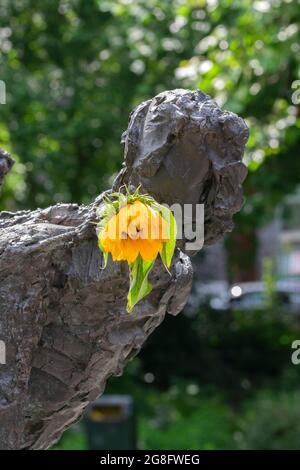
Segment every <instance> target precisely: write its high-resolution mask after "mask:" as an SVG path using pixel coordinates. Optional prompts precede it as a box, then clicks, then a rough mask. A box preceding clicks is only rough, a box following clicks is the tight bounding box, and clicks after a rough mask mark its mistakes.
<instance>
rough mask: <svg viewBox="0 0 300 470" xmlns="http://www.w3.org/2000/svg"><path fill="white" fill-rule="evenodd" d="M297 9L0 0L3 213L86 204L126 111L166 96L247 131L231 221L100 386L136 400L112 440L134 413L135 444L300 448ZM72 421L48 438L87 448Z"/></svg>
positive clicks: (109, 175) (289, 2)
mask: <svg viewBox="0 0 300 470" xmlns="http://www.w3.org/2000/svg"><path fill="white" fill-rule="evenodd" d="M299 6H300V5H299V0H258V1H251V0H240V1H239V2H237V1H233V0H222V1H220V0H219V1H218V0H173V1H172V0H60V1H59V0H1V4H0V80H1V81H0V85H1V90H0V91H1V93H2V95H1V96H2V98H1V100H0V102H1V104H0V146H1V147H3V148H4V149H5V150H7V151H9V152H11V154H12V156H13V157H14V159H15V160H16V162H17V163H16V165H15V166H14V169H13V171H12V172H11V174H10V175H9V176H8V177H7V180H6V183H5V187H4V191H3V193H2V194H1V196H0V210H17V209H23V208H35V207H37V206H38V207H45V206H47V205H50V204H54V203H56V202H82V203H88V202H90V201H91V200H93V198H94V197H95V196H97V195H98V194H99V193H100V192H101V191H103V190H104V189H106V188H108V187H109V186H110V184H111V181H112V179H113V177H114V175H115V173H116V172H117V171H118V170H119V168H120V165H121V162H122V149H121V147H120V143H119V142H120V136H121V133H122V131H123V130H125V129H126V127H127V122H128V116H129V113H130V111H131V110H132V109H133V107H134V106H135V105H137V104H138V103H140V102H141V101H142V100H145V99H147V98H151V97H152V96H153V95H155V94H157V93H159V92H161V91H163V90H166V89H171V88H178V87H181V88H191V89H197V88H200V89H201V90H203V91H205V92H207V93H209V94H210V95H212V96H213V97H214V98H215V99H216V101H217V102H218V103H219V104H220V105H221V106H222V107H223V108H225V109H227V110H230V111H233V112H236V113H238V114H240V115H241V116H242V117H244V118H245V120H246V122H247V124H248V126H249V128H250V139H249V142H248V144H247V149H246V155H245V162H246V164H247V165H248V168H249V175H248V177H247V179H246V182H245V185H244V188H245V203H244V207H243V209H242V211H241V212H240V213H239V214H238V215H237V216H235V230H234V231H233V232H232V233H231V234H228V236H227V237H226V238H225V240H223V241H222V242H221V243H219V244H217V245H216V246H213V247H209V248H205V249H203V250H202V251H201V252H200V253H199V255H197V256H196V257H195V258H194V260H193V262H194V268H195V280H194V286H193V291H192V295H191V298H190V301H189V303H188V305H187V307H186V308H185V310H184V312H183V313H182V314H181V315H179V316H178V317H176V318H173V317H170V318H166V321H165V322H164V323H163V325H162V326H161V327H160V328H159V329H158V330H157V331H156V332H154V334H153V335H152V337H151V338H150V339H149V340H148V342H147V344H146V345H145V347H144V349H143V351H142V352H141V353H140V354H139V356H138V357H137V358H135V359H134V360H133V361H132V362H131V363H130V365H129V367H128V368H127V369H126V371H125V372H124V375H123V376H122V377H119V378H113V379H110V380H109V382H108V386H107V389H106V394H108V395H115V394H117V395H122V396H123V395H124V394H125V395H129V396H130V397H132V398H133V400H134V404H135V411H132V410H131V411H130V412H129V415H130V416H131V415H132V413H133V414H135V416H136V418H134V417H133V418H132V421H130V420H129V421H128V428H127V430H126V429H125V431H124V432H125V434H126V433H127V436H128V435H129V434H128V433H129V429H131V431H133V428H134V427H135V424H134V421H136V431H135V434H134V436H133V437H132V439H133V440H134V441H135V440H137V443H136V445H137V446H138V447H139V448H142V449H248V448H250V449H261V448H263V449H276V448H283V449H290V448H294V449H300V407H299V405H300V390H299V386H300V365H298V366H297V365H294V364H293V363H292V361H291V355H292V352H293V350H292V347H291V345H292V342H293V341H294V340H296V339H300V158H299V147H300V133H299V128H300V117H299V107H300V41H299V39H300V31H299V27H300V8H299ZM4 92H5V93H4ZM4 97H5V100H4ZM4 102H5V103H4ZM127 405H128V403H127ZM127 405H126V406H127ZM130 406H131V405H130ZM100 408H101V407H100ZM100 408H99V409H98V408H97V409H96V410H95V411H94V413H91V414H90V415H88V416H87V418H86V420H87V421H90V425H89V426H90V427H89V426H88V429H90V431H91V426H96V428H97V423H98V424H99V429H98V431H97V429H96V428H95V430H94V431H93V432H95V433H97V432H100V434H101V432H102V434H103V433H104V434H105V426H104V424H105V420H107V425H110V426H111V425H112V424H113V423H115V425H116V426H117V422H118V417H117V414H118V413H115V411H116V407H115V405H109V406H108V412H107V413H106V412H105V413H103V408H102V409H100ZM101 410H102V411H101ZM119 421H122V418H120V420H119ZM101 426H102V428H101ZM103 426H104V427H103ZM118 426H120V423H119V424H118ZM86 429H87V426H86V425H84V424H77V425H75V426H74V427H73V428H71V430H69V431H67V432H66V433H65V434H64V435H63V437H62V438H61V440H60V442H59V443H58V444H57V445H56V446H55V448H56V449H85V448H87V447H88V446H91V443H90V441H89V439H88V436H89V435H90V432H88V433H87V432H86ZM119 429H120V427H119ZM131 431H130V432H131ZM100 440H101V439H100ZM105 445H106V446H107V445H108V444H107V443H106V444H105ZM115 445H116V444H115ZM131 445H133V444H131ZM106 448H107V447H106Z"/></svg>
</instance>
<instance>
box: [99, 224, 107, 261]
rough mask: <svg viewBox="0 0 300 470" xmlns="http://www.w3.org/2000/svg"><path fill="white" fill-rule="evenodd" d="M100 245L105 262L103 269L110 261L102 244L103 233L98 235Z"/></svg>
mask: <svg viewBox="0 0 300 470" xmlns="http://www.w3.org/2000/svg"><path fill="white" fill-rule="evenodd" d="M98 246H99V248H100V250H101V251H102V253H103V264H102V266H101V269H105V268H106V265H107V261H108V253H107V251H105V250H104V247H103V245H102V240H101V233H100V234H99V235H98Z"/></svg>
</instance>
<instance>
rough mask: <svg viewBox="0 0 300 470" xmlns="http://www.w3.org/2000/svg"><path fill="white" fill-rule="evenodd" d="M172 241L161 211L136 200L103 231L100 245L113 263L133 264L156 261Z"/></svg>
mask: <svg viewBox="0 0 300 470" xmlns="http://www.w3.org/2000/svg"><path fill="white" fill-rule="evenodd" d="M167 240H169V235H168V226H167V223H166V221H165V220H164V219H163V218H162V216H161V215H160V213H159V212H158V211H155V210H154V209H152V208H151V207H150V206H148V205H146V204H144V203H143V202H141V201H139V200H136V201H134V202H133V203H130V204H127V205H126V206H124V207H122V208H121V210H120V211H119V212H118V213H117V214H115V215H113V216H112V217H111V218H110V219H109V221H108V222H107V223H106V225H105V226H104V228H103V232H102V235H101V243H102V246H103V249H104V250H105V251H106V252H109V253H111V255H112V258H113V260H114V261H121V260H124V261H127V262H128V263H129V264H131V263H133V262H134V261H135V260H136V259H137V257H138V255H140V256H141V257H142V259H143V260H144V261H151V260H153V259H155V258H156V256H157V255H158V253H160V252H161V250H162V248H163V243H164V242H166V241H167Z"/></svg>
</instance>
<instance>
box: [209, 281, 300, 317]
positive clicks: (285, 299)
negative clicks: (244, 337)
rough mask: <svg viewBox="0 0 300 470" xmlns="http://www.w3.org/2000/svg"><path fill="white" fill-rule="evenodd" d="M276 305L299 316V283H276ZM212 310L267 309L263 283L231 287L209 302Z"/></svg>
mask: <svg viewBox="0 0 300 470" xmlns="http://www.w3.org/2000/svg"><path fill="white" fill-rule="evenodd" d="M275 298H276V305H279V306H280V307H282V308H283V309H285V310H286V311H287V312H289V313H294V314H300V282H299V281H288V280H282V281H278V282H277V283H276V290H275ZM210 306H211V308H213V309H214V310H255V309H258V310H260V309H265V308H267V295H266V290H265V285H264V283H263V282H244V283H240V284H235V285H233V286H232V287H231V288H230V289H229V290H228V291H227V292H226V294H222V295H219V296H216V297H214V298H212V299H211V300H210Z"/></svg>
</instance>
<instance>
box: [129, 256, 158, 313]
mask: <svg viewBox="0 0 300 470" xmlns="http://www.w3.org/2000/svg"><path fill="white" fill-rule="evenodd" d="M154 263H155V260H152V261H144V260H143V259H142V257H141V256H140V255H139V256H138V257H137V259H136V260H135V261H134V263H132V264H131V265H130V266H129V270H130V287H129V292H128V296H127V312H128V313H130V312H131V311H132V310H133V307H134V306H135V305H136V304H137V302H139V301H140V300H141V299H143V298H144V297H145V296H146V295H148V294H149V293H150V292H151V290H152V285H151V284H150V282H149V281H148V275H149V273H150V271H151V269H152V267H153V265H154Z"/></svg>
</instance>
